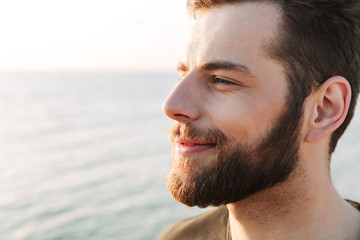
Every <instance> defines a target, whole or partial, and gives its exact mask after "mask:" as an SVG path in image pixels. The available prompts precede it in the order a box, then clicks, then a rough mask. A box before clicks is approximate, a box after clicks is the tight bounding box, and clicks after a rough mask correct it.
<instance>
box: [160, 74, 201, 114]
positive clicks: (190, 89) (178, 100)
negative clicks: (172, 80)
mask: <svg viewBox="0 0 360 240" xmlns="http://www.w3.org/2000/svg"><path fill="white" fill-rule="evenodd" d="M192 80H193V79H190V78H189V77H185V78H183V79H182V80H180V81H179V83H178V84H177V85H176V87H175V88H174V90H173V91H172V92H171V93H170V95H169V96H168V97H167V99H166V100H165V102H164V104H163V111H164V113H165V114H166V115H167V116H168V117H169V118H171V119H173V120H176V121H195V120H197V119H198V118H200V107H199V106H200V103H199V101H198V96H199V92H198V89H197V88H196V87H195V84H194V83H193V82H194V81H192Z"/></svg>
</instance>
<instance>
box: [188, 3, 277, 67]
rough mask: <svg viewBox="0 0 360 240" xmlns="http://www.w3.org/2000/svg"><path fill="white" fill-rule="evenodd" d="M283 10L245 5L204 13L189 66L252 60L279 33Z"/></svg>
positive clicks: (267, 5)
mask: <svg viewBox="0 0 360 240" xmlns="http://www.w3.org/2000/svg"><path fill="white" fill-rule="evenodd" d="M280 16H281V14H280V9H279V7H278V6H277V5H275V4H270V3H254V2H245V3H237V4H231V5H230V4H229V5H223V6H219V7H214V8H212V9H207V10H201V11H200V12H199V14H198V16H197V20H196V21H195V24H194V26H193V29H192V36H191V38H190V41H189V42H188V45H187V49H186V54H185V57H186V58H187V59H188V60H191V61H192V63H189V64H191V65H192V64H195V65H198V64H200V62H201V61H209V60H212V59H214V58H216V59H219V58H225V59H224V60H233V61H234V60H235V61H240V62H242V61H244V60H245V59H248V60H247V61H251V60H252V58H254V56H257V55H266V54H265V51H264V48H265V46H267V45H269V44H270V43H271V42H272V41H273V40H274V38H275V36H276V34H277V33H278V28H279V23H280Z"/></svg>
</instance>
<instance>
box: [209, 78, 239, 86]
mask: <svg viewBox="0 0 360 240" xmlns="http://www.w3.org/2000/svg"><path fill="white" fill-rule="evenodd" d="M211 83H212V84H224V85H236V83H234V82H233V81H231V80H229V79H226V78H222V77H218V76H214V77H213V78H212V79H211Z"/></svg>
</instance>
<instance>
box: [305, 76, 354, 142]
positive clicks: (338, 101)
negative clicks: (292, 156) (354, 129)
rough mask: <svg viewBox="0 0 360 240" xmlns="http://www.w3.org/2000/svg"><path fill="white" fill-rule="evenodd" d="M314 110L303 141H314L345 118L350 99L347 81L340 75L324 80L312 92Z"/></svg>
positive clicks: (325, 134) (333, 129)
mask: <svg viewBox="0 0 360 240" xmlns="http://www.w3.org/2000/svg"><path fill="white" fill-rule="evenodd" d="M312 94H314V98H313V103H314V104H315V105H313V106H314V108H313V109H314V111H313V112H312V114H311V116H310V119H309V120H310V128H309V131H308V132H307V134H306V136H305V141H307V142H312V141H316V140H318V139H320V138H322V137H324V136H327V135H329V134H331V133H332V132H333V131H335V130H336V129H337V128H338V127H339V126H340V125H341V124H342V123H343V122H344V120H345V118H346V115H347V113H348V109H349V105H350V100H351V87H350V84H349V82H348V81H347V80H346V79H345V78H343V77H340V76H334V77H331V78H329V79H328V80H326V81H325V82H324V83H323V84H322V85H321V86H320V87H319V88H318V89H317V90H315V92H313V93H312Z"/></svg>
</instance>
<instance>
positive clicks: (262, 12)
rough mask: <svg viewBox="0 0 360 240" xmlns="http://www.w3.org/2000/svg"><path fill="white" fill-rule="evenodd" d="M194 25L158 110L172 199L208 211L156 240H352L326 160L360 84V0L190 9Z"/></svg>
mask: <svg viewBox="0 0 360 240" xmlns="http://www.w3.org/2000/svg"><path fill="white" fill-rule="evenodd" d="M187 7H188V10H189V12H190V13H191V15H192V17H193V18H194V20H195V22H194V26H193V29H192V35H191V38H190V40H189V42H188V44H187V48H186V51H185V54H184V56H183V59H182V60H181V61H180V62H179V65H178V72H179V74H180V80H179V83H178V84H177V86H176V87H175V89H174V90H173V92H172V93H171V94H170V96H169V97H168V98H167V100H166V102H165V103H164V106H163V109H164V112H165V114H166V115H167V116H168V117H169V118H171V119H173V120H175V125H174V126H173V128H172V129H171V131H170V137H171V141H172V143H173V159H172V164H171V165H172V166H171V170H170V172H169V175H168V177H167V184H168V188H169V189H170V191H171V193H172V194H173V196H174V198H175V199H176V200H178V201H180V202H181V203H184V204H186V205H188V206H199V207H207V206H216V207H217V208H216V209H215V210H212V211H210V212H208V213H205V214H203V215H200V216H197V217H194V218H191V219H186V220H183V221H181V222H179V223H176V224H175V225H173V226H172V227H171V228H169V229H168V230H166V231H165V232H164V233H163V234H162V235H161V236H160V237H159V240H164V239H166V240H174V239H177V240H179V239H184V240H189V239H206V240H209V239H221V240H222V239H233V240H264V239H277V240H280V239H287V240H289V239H307V240H308V239H314V240H329V239H333V240H340V239H341V240H343V239H348V240H359V239H360V212H359V210H360V205H359V204H357V203H356V202H353V201H350V200H344V199H343V198H342V197H341V196H340V195H339V194H338V193H337V191H336V190H335V188H334V186H333V184H332V182H331V178H330V171H329V165H330V158H331V154H332V153H333V152H334V150H335V147H336V144H337V141H338V139H339V138H340V137H341V135H342V134H343V133H344V131H345V129H346V127H347V126H348V124H349V122H350V120H351V118H352V116H353V114H354V109H355V104H356V99H357V97H358V93H359V82H360V2H359V1H358V0H327V1H324V0H289V1H285V0H283V1H280V0H252V1H250V0H188V2H187Z"/></svg>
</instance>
